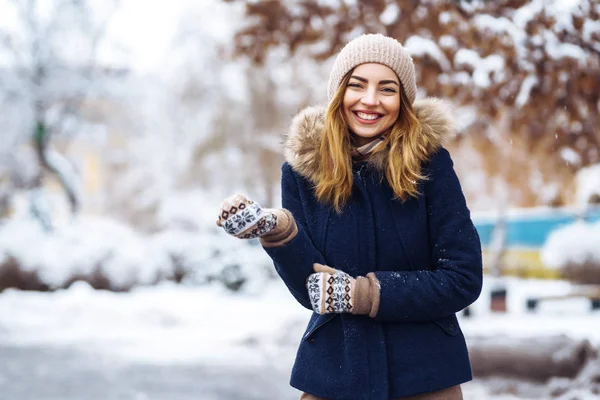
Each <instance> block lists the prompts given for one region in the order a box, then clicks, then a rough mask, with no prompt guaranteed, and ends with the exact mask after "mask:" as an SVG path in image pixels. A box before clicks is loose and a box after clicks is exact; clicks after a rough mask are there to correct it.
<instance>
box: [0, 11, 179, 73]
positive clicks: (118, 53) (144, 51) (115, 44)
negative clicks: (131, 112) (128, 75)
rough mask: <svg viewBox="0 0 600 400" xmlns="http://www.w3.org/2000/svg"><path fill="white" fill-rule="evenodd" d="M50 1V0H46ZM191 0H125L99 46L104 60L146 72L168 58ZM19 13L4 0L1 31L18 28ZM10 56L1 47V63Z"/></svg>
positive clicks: (5, 61) (105, 62)
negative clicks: (175, 34) (175, 35)
mask: <svg viewBox="0 0 600 400" xmlns="http://www.w3.org/2000/svg"><path fill="white" fill-rule="evenodd" d="M45 1H47V0H45ZM189 4H190V2H189V0H169V1H156V0H154V1H148V0H122V2H121V4H120V6H119V8H118V11H117V12H116V13H115V14H114V16H113V17H112V18H111V20H110V23H109V25H108V28H107V39H109V40H107V41H104V42H103V43H102V44H101V46H100V47H99V49H98V58H99V60H100V61H101V62H102V63H103V64H108V65H113V66H129V67H130V68H132V69H133V70H136V71H140V72H145V71H149V70H153V69H156V68H157V67H158V66H159V65H160V63H161V62H162V61H163V60H164V58H165V55H166V53H167V51H168V48H169V46H170V43H171V40H172V38H173V35H174V33H175V30H176V28H177V24H178V22H179V19H180V17H181V16H182V15H183V13H184V12H185V11H186V9H187V8H188V5H189ZM15 21H17V14H16V12H15V9H14V7H13V6H12V5H11V4H10V2H9V1H8V0H0V31H2V30H8V31H14V30H16V29H18V24H17V23H16V22H15ZM9 60H10V58H9V57H7V55H6V54H3V53H2V51H0V65H7V63H8V62H9Z"/></svg>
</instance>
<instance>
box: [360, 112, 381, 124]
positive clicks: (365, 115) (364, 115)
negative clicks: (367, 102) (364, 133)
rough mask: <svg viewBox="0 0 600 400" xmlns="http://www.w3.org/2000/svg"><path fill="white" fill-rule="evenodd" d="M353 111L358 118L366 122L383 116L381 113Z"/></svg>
mask: <svg viewBox="0 0 600 400" xmlns="http://www.w3.org/2000/svg"><path fill="white" fill-rule="evenodd" d="M353 113H354V115H356V116H357V117H358V119H359V120H363V121H366V122H374V121H376V120H378V119H380V118H382V117H383V115H382V114H379V113H365V112H361V111H353Z"/></svg>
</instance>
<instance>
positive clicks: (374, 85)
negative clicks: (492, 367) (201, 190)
mask: <svg viewBox="0 0 600 400" xmlns="http://www.w3.org/2000/svg"><path fill="white" fill-rule="evenodd" d="M415 94H416V84H415V70H414V65H413V62H412V59H411V57H410V56H409V55H408V53H407V52H406V50H405V49H404V48H403V47H402V45H401V44H400V43H398V42H397V41H396V40H394V39H392V38H388V37H384V36H382V35H363V36H360V37H358V38H356V39H354V40H353V41H351V42H350V43H348V44H347V45H346V46H345V47H344V48H343V49H342V51H341V52H340V54H339V55H338V57H337V59H336V61H335V63H334V66H333V70H332V72H331V75H330V79H329V88H328V95H329V99H330V102H329V104H328V106H327V109H326V110H323V109H320V108H308V109H306V110H304V111H302V112H301V113H300V114H299V115H298V116H297V117H296V118H295V119H294V121H293V123H292V127H291V130H290V133H289V135H288V136H287V138H286V140H285V157H286V162H285V163H284V165H283V167H282V203H283V207H284V208H282V209H262V208H261V207H260V206H259V205H258V204H257V203H255V202H252V201H251V200H248V199H247V198H245V197H244V196H241V195H236V196H233V197H232V198H229V199H227V200H225V201H224V202H223V204H222V207H221V211H220V216H219V220H218V222H217V224H218V225H220V226H223V228H224V229H225V230H226V231H227V232H228V233H229V234H231V235H234V236H237V237H240V238H253V237H259V238H260V242H261V244H262V245H263V247H264V248H265V250H266V252H267V253H268V254H269V256H271V258H272V259H273V261H274V264H275V267H276V269H277V272H278V273H279V275H280V276H281V278H282V279H283V281H284V282H285V284H286V285H287V287H288V288H289V290H290V292H291V293H292V295H293V296H294V297H295V298H296V299H297V300H298V302H300V304H302V305H303V306H305V307H307V308H309V309H312V310H314V313H313V315H312V317H311V319H310V321H309V323H308V327H307V329H306V333H305V334H304V336H303V338H302V341H301V343H300V347H299V349H298V354H297V357H296V361H295V363H294V368H293V371H292V378H291V385H292V386H294V387H296V388H297V389H299V390H301V391H303V392H304V394H303V395H302V399H348V400H350V399H351V400H357V399H376V400H380V399H381V400H389V399H407V398H408V399H448V400H454V399H462V394H461V390H460V384H461V383H463V382H466V381H468V380H470V379H471V369H470V364H469V358H468V354H467V348H466V345H465V340H464V337H463V335H462V332H461V330H460V328H459V326H458V322H457V319H456V316H455V313H457V312H459V311H460V310H462V309H463V308H465V307H467V306H468V305H469V304H471V303H472V302H473V301H475V300H476V299H477V297H478V296H479V293H480V291H481V283H482V262H481V248H480V242H479V237H478V236H477V232H476V231H475V228H474V226H473V223H472V221H471V219H470V214H469V210H468V208H467V206H466V203H465V198H464V196H463V193H462V190H461V187H460V183H459V181H458V179H457V177H456V174H455V172H454V170H453V166H452V161H451V158H450V155H449V153H448V151H446V150H445V149H444V148H443V147H442V146H441V140H442V137H443V136H444V135H445V134H447V133H449V132H451V131H452V130H453V122H452V117H451V115H450V112H449V110H448V108H447V107H446V106H445V105H444V104H443V103H442V102H440V101H438V100H435V99H426V100H422V101H415Z"/></svg>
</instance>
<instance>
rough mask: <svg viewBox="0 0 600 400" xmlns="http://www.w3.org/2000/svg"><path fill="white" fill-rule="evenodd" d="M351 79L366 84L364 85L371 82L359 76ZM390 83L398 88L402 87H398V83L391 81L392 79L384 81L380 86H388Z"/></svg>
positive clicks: (353, 76) (380, 82)
mask: <svg viewBox="0 0 600 400" xmlns="http://www.w3.org/2000/svg"><path fill="white" fill-rule="evenodd" d="M350 78H354V79H356V80H359V81H361V82H364V83H368V82H369V80H368V79H365V78H363V77H362V76H358V75H352V76H351V77H350ZM389 83H393V84H395V85H396V86H398V87H400V85H398V82H396V81H394V80H391V79H388V80H383V81H379V84H380V85H387V84H389Z"/></svg>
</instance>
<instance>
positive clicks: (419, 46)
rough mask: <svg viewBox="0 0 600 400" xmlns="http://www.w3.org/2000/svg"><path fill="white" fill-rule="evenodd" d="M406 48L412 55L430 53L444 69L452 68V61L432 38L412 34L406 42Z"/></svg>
mask: <svg viewBox="0 0 600 400" xmlns="http://www.w3.org/2000/svg"><path fill="white" fill-rule="evenodd" d="M404 47H406V50H407V51H408V52H409V53H410V55H412V56H425V55H429V56H430V57H431V58H433V59H434V60H435V61H437V63H438V64H439V66H440V67H441V69H442V70H443V71H447V70H450V67H451V66H450V62H449V61H448V58H446V56H445V55H444V53H443V52H442V50H440V48H439V47H438V45H437V44H436V43H435V42H434V41H433V40H430V39H426V38H423V37H421V36H411V37H409V38H408V39H407V40H406V43H405V44H404Z"/></svg>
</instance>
